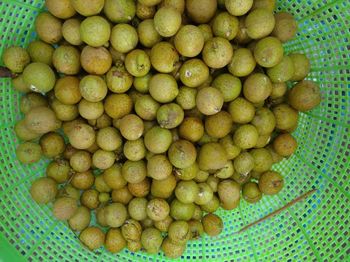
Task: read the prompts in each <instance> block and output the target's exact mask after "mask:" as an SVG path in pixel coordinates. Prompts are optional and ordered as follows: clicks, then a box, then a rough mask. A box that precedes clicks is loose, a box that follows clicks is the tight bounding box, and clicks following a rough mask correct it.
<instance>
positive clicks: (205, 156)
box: [198, 143, 227, 170]
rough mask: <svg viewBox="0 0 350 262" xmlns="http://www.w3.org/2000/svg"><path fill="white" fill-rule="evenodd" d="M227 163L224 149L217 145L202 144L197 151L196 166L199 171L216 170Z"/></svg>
mask: <svg viewBox="0 0 350 262" xmlns="http://www.w3.org/2000/svg"><path fill="white" fill-rule="evenodd" d="M226 162H227V156H226V152H225V149H224V148H223V147H222V146H221V145H220V144H219V143H207V144H204V145H203V146H202V147H201V149H200V150H199V155H198V164H199V168H200V169H201V170H217V169H220V168H223V167H224V166H225V164H226Z"/></svg>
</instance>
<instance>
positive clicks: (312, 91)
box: [288, 80, 322, 112]
mask: <svg viewBox="0 0 350 262" xmlns="http://www.w3.org/2000/svg"><path fill="white" fill-rule="evenodd" d="M321 99H322V98H321V91H320V88H319V86H318V85H317V84H316V83H315V82H313V81H308V80H304V81H301V82H299V83H298V84H296V85H295V86H294V87H293V88H292V89H290V91H289V93H288V102H289V104H290V105H291V106H292V107H294V108H295V109H297V110H298V111H301V112H305V111H309V110H312V109H313V108H315V107H316V106H318V105H319V104H320V103H321Z"/></svg>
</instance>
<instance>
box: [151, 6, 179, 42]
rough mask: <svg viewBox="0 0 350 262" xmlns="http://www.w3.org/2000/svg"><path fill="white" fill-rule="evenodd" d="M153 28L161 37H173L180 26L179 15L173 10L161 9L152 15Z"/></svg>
mask: <svg viewBox="0 0 350 262" xmlns="http://www.w3.org/2000/svg"><path fill="white" fill-rule="evenodd" d="M154 26H155V29H156V30H157V32H158V33H159V34H160V35H161V36H164V37H170V36H173V35H175V34H176V33H177V31H178V30H179V28H180V26H181V14H180V13H179V12H178V11H177V10H176V9H175V8H172V7H161V8H160V9H158V11H157V12H156V14H155V15H154Z"/></svg>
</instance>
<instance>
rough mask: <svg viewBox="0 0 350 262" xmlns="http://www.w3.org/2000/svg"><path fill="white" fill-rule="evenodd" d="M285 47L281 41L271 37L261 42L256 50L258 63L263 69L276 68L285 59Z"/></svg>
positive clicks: (255, 54) (255, 55)
mask: <svg viewBox="0 0 350 262" xmlns="http://www.w3.org/2000/svg"><path fill="white" fill-rule="evenodd" d="M283 52H284V51H283V46H282V43H281V41H280V40H278V39H277V38H275V37H272V36H269V37H266V38H263V39H261V40H259V41H258V42H257V43H256V46H255V48H254V57H255V60H256V62H257V63H258V64H259V65H260V66H262V67H267V68H270V67H274V66H276V65H278V64H279V63H280V62H281V61H282V59H283Z"/></svg>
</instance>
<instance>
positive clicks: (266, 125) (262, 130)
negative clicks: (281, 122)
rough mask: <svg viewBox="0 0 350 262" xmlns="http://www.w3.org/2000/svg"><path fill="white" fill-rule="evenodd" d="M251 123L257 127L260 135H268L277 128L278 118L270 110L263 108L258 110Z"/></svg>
mask: <svg viewBox="0 0 350 262" xmlns="http://www.w3.org/2000/svg"><path fill="white" fill-rule="evenodd" d="M251 123H252V124H253V125H254V126H255V127H256V129H257V130H258V133H259V134H260V135H268V134H271V133H272V132H273V130H274V129H275V127H276V118H275V115H274V114H273V113H272V111H271V110H270V109H268V108H265V107H262V108H259V109H257V110H256V113H255V116H254V118H253V120H252V121H251Z"/></svg>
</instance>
